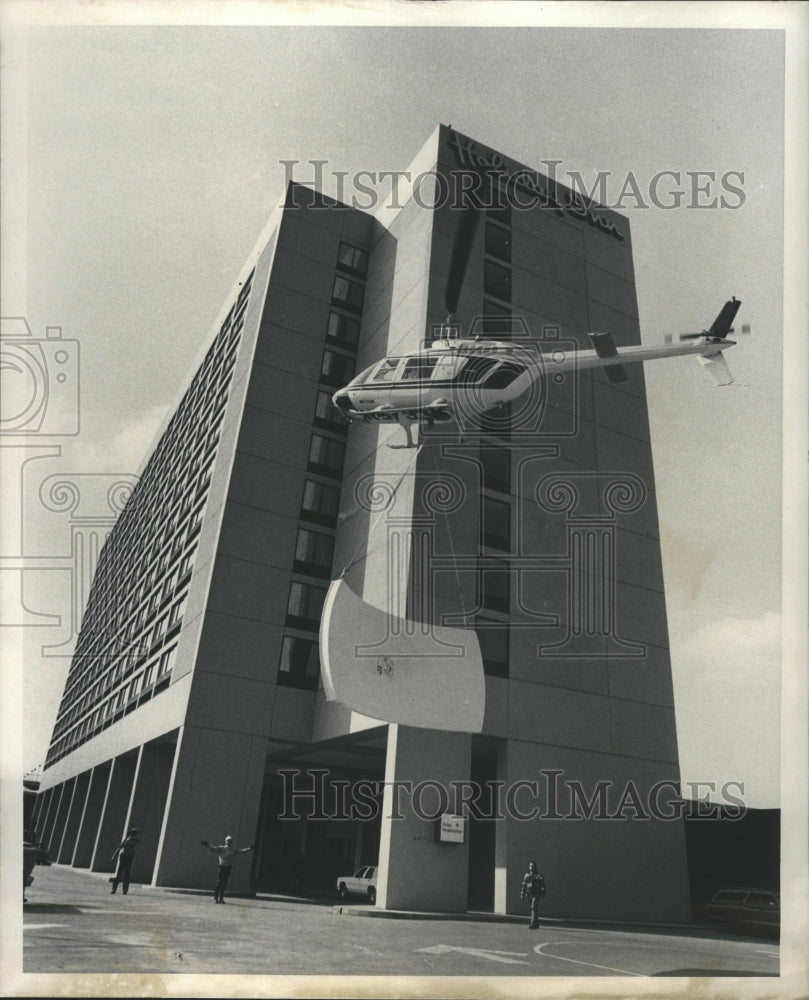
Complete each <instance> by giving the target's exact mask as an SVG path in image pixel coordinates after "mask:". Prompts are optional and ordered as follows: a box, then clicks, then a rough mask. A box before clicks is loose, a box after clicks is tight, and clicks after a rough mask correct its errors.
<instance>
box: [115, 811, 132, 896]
mask: <svg viewBox="0 0 809 1000" xmlns="http://www.w3.org/2000/svg"><path fill="white" fill-rule="evenodd" d="M137 846H138V831H137V830H136V829H135V827H134V826H133V827H131V829H130V830H129V833H127V835H126V837H125V838H124V840H123V842H122V843H121V844H120V846H119V847H118V848H116V850H115V853H114V854H113V856H112V860H113V862H115V861H116V860H117V861H118V868H117V870H116V872H115V874H114V875H113V877H112V878H111V879H110V882H112V889H111V890H110V891H111V892H112V894H113V895H115V891H116V890H117V888H118V883H119V882H120V883H122V884H123V891H124V895H126V894H127V893H128V892H129V875H130V873H131V871H132V862H133V861H134V860H135V848H136V847H137Z"/></svg>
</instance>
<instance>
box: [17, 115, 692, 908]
mask: <svg viewBox="0 0 809 1000" xmlns="http://www.w3.org/2000/svg"><path fill="white" fill-rule="evenodd" d="M492 172H493V174H492ZM470 173H472V174H475V173H476V174H478V175H480V174H488V175H490V176H495V177H496V178H498V183H496V184H494V185H493V187H491V188H489V191H490V192H492V191H493V192H495V193H496V192H500V195H503V197H500V195H497V196H496V197H493V198H490V199H489V200H488V201H486V202H485V203H483V204H481V205H479V215H480V219H479V224H478V225H477V226H476V227H475V228H474V231H472V230H470V231H469V233H468V236H469V239H470V240H471V250H470V253H469V259H468V263H467V264H466V266H465V268H464V274H463V280H462V281H461V282H460V284H459V289H460V291H459V296H460V297H459V301H458V304H457V309H456V310H455V315H454V321H455V322H456V323H457V324H458V327H459V329H460V331H461V333H462V334H463V335H464V336H467V335H470V334H471V335H472V336H478V335H479V336H484V337H487V338H497V339H501V340H503V339H515V338H520V339H524V340H525V342H526V343H530V344H534V345H536V344H539V345H540V346H541V349H542V355H541V357H542V359H543V361H542V363H543V366H544V374H543V378H542V379H541V380H539V381H538V384H537V390H536V392H532V393H530V394H529V395H531V399H530V400H528V401H527V402H526V403H525V404H524V405H523V404H519V405H518V404H517V403H515V404H513V405H512V406H511V408H510V409H508V410H506V411H505V412H502V413H497V414H492V415H489V417H488V418H483V419H482V420H476V419H475V418H474V415H473V416H472V417H470V420H469V421H468V422H466V424H465V426H463V427H461V428H459V427H458V425H457V424H455V423H454V422H453V423H436V424H435V425H434V427H432V428H430V429H426V430H424V431H423V432H422V435H421V438H420V441H421V446H420V447H419V448H418V449H402V448H396V447H388V445H389V444H394V445H395V444H401V443H403V439H404V433H403V430H402V428H401V427H399V426H398V425H395V424H382V423H379V424H377V423H364V424H352V425H350V426H349V425H347V424H346V423H345V421H344V420H343V418H342V416H341V415H340V414H339V412H337V410H336V409H335V408H334V407H333V406H332V404H331V396H332V394H333V393H334V392H335V390H336V389H338V388H340V387H341V386H343V385H345V384H346V383H347V382H348V381H349V380H350V378H351V377H352V375H353V374H354V372H355V371H359V370H361V369H363V368H365V367H367V366H368V365H371V364H372V363H374V362H375V361H377V360H379V359H381V358H383V357H385V356H391V355H401V354H404V353H407V352H412V351H416V350H417V349H419V347H420V346H421V345H422V343H423V341H424V339H425V336H427V337H429V336H430V331H431V330H437V329H438V328H439V327H440V325H441V323H442V322H443V321H444V319H445V314H446V291H447V287H448V281H452V280H455V278H457V275H455V276H454V277H453V275H452V273H451V271H452V267H453V264H452V260H453V251H454V248H455V247H456V246H457V240H458V233H459V219H460V218H461V216H462V214H463V212H462V211H459V210H458V207H457V201H456V199H455V193H456V192H457V191H458V189H459V178H460V177H463V176H466V177H468V176H469V175H470ZM410 176H411V178H412V179H413V181H414V183H413V184H412V186H410V187H408V188H407V190H405V187H402V188H401V190H400V194H399V198H400V204H401V207H391V205H390V203H389V201H390V200H389V199H388V204H386V205H385V206H383V207H382V208H381V209H379V210H377V211H376V212H375V213H372V212H370V211H366V210H363V209H362V208H356V207H352V206H350V205H343V204H340V203H337V202H333V201H331V200H329V199H326V198H324V197H322V196H321V195H320V194H318V193H317V192H316V191H314V190H312V188H311V186H309V185H301V184H294V183H293V184H291V185H290V187H289V190H288V192H287V202H286V204H285V206H284V207H283V209H279V210H278V212H277V213H276V214H275V216H274V217H273V219H271V220H270V223H269V224H268V226H267V228H266V229H265V232H264V234H263V235H262V238H261V239H260V241H259V244H258V246H257V249H256V251H255V252H254V253H253V254H252V255H251V258H250V260H249V261H248V262H247V264H246V265H245V268H244V269H243V271H242V273H241V275H240V278H239V281H238V283H237V285H236V287H235V288H234V291H233V293H232V296H231V297H230V299H229V301H228V302H227V304H226V306H225V307H224V308H223V310H222V313H221V314H220V316H219V317H218V319H217V322H216V324H215V327H214V331H213V333H214V335H213V339H212V343H211V346H210V349H209V350H208V352H207V354H206V356H205V359H204V361H203V363H202V365H201V366H200V367H199V369H198V370H197V371H196V373H195V374H194V375H193V378H192V380H191V383H190V386H189V387H188V389H187V391H186V393H185V395H184V396H183V398H182V400H181V402H180V404H179V406H178V408H177V409H176V411H175V412H174V414H173V415H172V416H171V418H170V419H169V420H168V421H167V424H166V426H165V428H164V429H163V431H162V433H161V436H160V438H159V440H158V442H157V445H156V447H155V448H154V451H153V453H152V455H151V457H150V458H149V459H148V461H147V463H146V465H145V467H144V468H143V469H142V472H141V475H140V477H139V482H138V485H137V486H136V488H135V489H134V491H133V493H132V496H131V498H130V500H129V502H128V503H127V505H126V507H125V509H124V511H123V513H122V514H121V516H120V517H119V519H118V521H117V523H116V524H115V526H114V528H113V529H112V531H111V532H110V534H109V536H108V538H107V540H106V543H105V544H104V547H103V549H102V551H101V553H100V556H99V561H98V566H97V569H96V572H95V576H94V582H93V586H92V589H91V593H90V597H89V601H88V605H87V608H86V611H85V614H84V618H83V622H82V628H81V633H80V636H79V638H78V641H77V646H76V651H75V655H74V658H73V661H72V664H71V668H70V671H69V675H68V678H67V682H66V686H65V691H64V695H63V698H62V702H61V706H60V709H59V713H58V717H57V720H56V724H55V728H54V732H53V737H52V741H51V746H50V749H49V752H48V757H47V761H46V765H45V769H44V772H43V775H42V784H41V792H40V795H39V800H38V805H37V814H36V823H37V833H38V836H39V837H40V838H41V839H42V840H44V841H45V842H46V844H47V845H48V847H49V850H50V852H51V856H52V858H53V859H54V860H55V861H57V862H59V863H62V864H68V865H73V866H75V867H79V868H88V869H91V870H93V871H101V872H103V871H108V870H111V863H110V860H109V859H110V856H111V854H112V851H113V849H114V847H115V846H117V844H118V843H119V842H120V840H121V839H122V837H123V835H124V833H125V831H126V829H127V828H128V827H129V826H136V827H137V828H138V829H139V831H140V835H141V843H140V846H139V849H138V852H137V855H136V860H135V865H134V868H133V880H134V881H140V882H142V883H145V884H152V885H168V886H182V887H199V888H205V887H208V885H209V883H210V880H211V870H210V855H208V854H207V852H206V851H205V850H204V849H203V848H201V847H200V840H201V839H204V838H207V839H209V840H211V841H212V842H219V841H220V840H221V839H222V838H224V836H225V834H231V835H232V836H233V837H234V838H235V839H236V842H237V843H238V844H241V845H247V844H251V843H255V845H256V850H255V852H254V854H253V855H248V856H246V858H245V859H242V860H241V861H239V862H237V864H236V867H235V869H234V874H233V880H232V885H233V889H234V890H235V891H251V890H258V891H261V890H273V889H283V888H287V887H289V886H291V885H292V884H294V881H295V876H296V874H298V873H300V874H301V881H302V882H303V884H304V886H305V887H306V886H309V887H311V888H312V889H317V888H327V887H333V885H334V879H335V878H336V876H337V875H340V874H346V873H350V872H351V871H352V870H353V869H354V868H355V867H357V866H358V865H360V864H378V865H379V874H378V885H377V905H378V906H384V907H388V908H391V909H418V910H442V911H450V912H462V911H464V910H466V909H468V908H475V909H489V910H493V911H495V912H519V911H521V910H522V908H523V906H524V904H522V903H521V902H520V899H519V889H520V880H521V876H522V873H523V872H524V870H525V867H526V865H527V862H528V861H529V860H532V859H533V860H536V861H537V863H538V865H539V868H540V870H541V871H542V872H543V873H544V875H545V878H546V881H547V884H548V894H547V896H546V899H545V904H544V910H545V912H546V913H547V914H548V915H550V916H560V917H563V916H568V917H582V918H585V917H587V918H595V919H621V920H650V921H664V920H665V921H670V920H676V921H684V920H688V919H690V917H689V913H690V908H689V898H688V872H687V866H686V853H685V840H684V828H683V822H682V820H681V819H680V818H678V816H677V808H676V790H677V785H678V782H679V766H678V755H677V739H676V729H675V713H674V702H673V694H672V682H671V667H670V660H669V650H668V632H667V620H666V607H665V596H664V587H663V575H662V566H661V556H660V543H659V533H658V520H657V510H656V502H655V490H654V472H653V464H652V452H651V445H650V437H649V423H648V415H647V408H646V397H645V385H644V377H643V370H642V366H641V365H634V366H630V367H629V369H628V374H629V378H628V379H627V380H626V381H625V382H621V383H620V384H613V383H612V382H611V381H610V380H608V379H607V378H606V377H605V373H604V371H603V370H590V371H587V372H581V373H579V372H576V371H572V372H565V373H564V374H563V373H562V372H558V373H556V372H554V359H555V358H557V359H559V358H564V357H569V356H570V355H571V353H573V354H575V352H576V351H577V350H578V349H579V348H585V347H589V343H588V341H587V337H586V334H587V333H588V331H594V330H599V331H600V330H608V331H611V332H612V333H613V335H614V337H615V341H616V343H617V344H619V345H627V344H635V343H639V342H640V335H639V329H638V317H637V303H636V295H635V286H634V273H633V263H632V250H631V240H630V233H629V225H628V221H627V220H626V219H625V218H623V217H622V216H619V215H616V214H615V213H613V212H610V211H608V210H607V209H604V208H601V207H599V206H595V205H591V204H590V203H589V202H586V200H585V199H583V198H581V197H578V196H576V195H574V194H573V193H572V192H570V191H568V190H567V189H565V188H563V187H562V186H561V185H559V184H556V183H554V182H553V181H551V180H549V179H548V178H547V177H545V176H543V175H541V174H537V173H535V172H533V171H528V170H527V169H526V168H525V167H523V166H522V165H520V164H517V163H515V162H514V161H512V160H510V159H508V158H507V157H505V156H504V155H502V154H499V153H497V152H495V151H493V150H490V149H488V148H486V147H485V146H483V145H481V144H480V143H478V142H476V141H472V140H470V139H467V138H465V137H464V136H461V135H460V134H459V133H457V132H455V131H454V130H452V129H450V128H448V127H446V126H440V127H439V128H438V129H437V130H436V131H435V133H434V134H433V135H432V137H431V138H430V140H429V141H428V142H427V144H426V145H425V146H424V147H423V149H422V150H421V151H420V152H419V154H418V155H417V157H416V159H415V160H414V162H413V164H411V167H410ZM508 177H510V178H511V179H512V182H514V178H515V177H517V178H518V179H517V181H516V183H510V184H509V183H505V181H504V179H505V178H508ZM465 183H466V182H464V181H461V183H460V187H463V186H464V184H465ZM498 184H503V185H504V186H503V187H502V188H501V187H499V186H498ZM481 190H482V189H481ZM340 575H343V576H344V578H345V580H346V581H347V582H348V584H349V585H350V586H351V588H352V589H353V590H354V591H355V592H356V593H357V594H359V595H360V596H361V597H363V598H364V600H365V601H366V602H368V603H370V604H373V605H376V606H378V607H381V608H386V607H390V600H389V597H390V592H391V588H392V587H393V588H396V587H399V588H400V590H401V593H402V594H403V597H402V598H401V601H400V606H401V610H402V614H403V616H406V617H407V618H408V619H412V620H415V621H418V622H420V623H422V624H424V625H425V633H426V634H429V625H430V623H435V624H445V625H455V626H457V627H459V628H467V629H474V630H475V632H476V633H477V636H478V639H479V641H480V647H481V651H482V656H483V663H484V670H485V674H486V707H485V716H484V722H483V729H482V732H480V733H474V734H472V733H459V732H449V731H442V730H428V729H420V728H414V727H409V726H403V725H396V724H387V723H384V722H381V721H379V720H374V719H369V718H366V717H364V716H361V715H358V714H357V713H356V712H353V711H352V710H351V709H350V707H348V706H345V705H342V704H340V703H338V702H328V701H327V700H326V698H325V694H324V690H323V683H322V679H321V677H320V667H319V658H318V629H319V624H320V614H321V610H322V607H323V602H324V599H325V595H326V591H327V588H328V585H329V581H330V580H331V579H334V578H337V577H339V576H340ZM359 638H360V637H358V639H359ZM369 669H370V670H371V671H372V672H373V673H374V674H375V676H373V677H371V678H370V679H369V683H372V682H373V683H377V682H379V681H380V680H381V681H382V682H384V677H383V676H382V675H383V672H384V670H385V669H387V667H385V665H384V664H383V663H382V662H379V663H376V664H373V663H372V664H371V666H370V667H369ZM436 670H440V656H437V658H436ZM448 694H449V696H450V697H451V692H449V693H448ZM444 814H451V815H462V816H464V820H463V821H462V822H461V823H460V824H457V826H456V828H455V829H456V833H455V835H454V836H453V837H452V838H451V839H449V840H442V839H441V836H440V833H439V830H440V827H441V816H442V815H444ZM458 829H459V830H460V834H458V833H457V830H458ZM301 865H302V869H301Z"/></svg>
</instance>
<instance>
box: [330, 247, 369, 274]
mask: <svg viewBox="0 0 809 1000" xmlns="http://www.w3.org/2000/svg"><path fill="white" fill-rule="evenodd" d="M337 266H338V267H339V268H340V270H341V271H350V272H351V273H352V274H357V275H364V274H365V272H366V271H367V270H368V254H367V253H366V252H365V251H364V250H360V249H359V247H353V246H351V244H350V243H341V244H340V249H339V251H338V253H337Z"/></svg>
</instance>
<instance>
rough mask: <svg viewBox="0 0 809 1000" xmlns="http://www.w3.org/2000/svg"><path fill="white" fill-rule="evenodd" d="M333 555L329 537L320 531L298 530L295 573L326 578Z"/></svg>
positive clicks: (332, 540) (332, 541)
mask: <svg viewBox="0 0 809 1000" xmlns="http://www.w3.org/2000/svg"><path fill="white" fill-rule="evenodd" d="M333 555H334V539H333V538H332V536H331V535H324V534H323V532H322V531H310V530H309V529H308V528H300V529H299V530H298V540H297V543H296V545H295V565H294V569H295V570H296V571H297V572H299V573H309V574H310V575H312V576H326V577H328V576H329V575H330V573H331V560H332V556H333Z"/></svg>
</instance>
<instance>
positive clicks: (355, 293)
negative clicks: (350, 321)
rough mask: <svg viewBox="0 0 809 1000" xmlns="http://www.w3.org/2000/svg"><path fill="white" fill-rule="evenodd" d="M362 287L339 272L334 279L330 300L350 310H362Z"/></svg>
mask: <svg viewBox="0 0 809 1000" xmlns="http://www.w3.org/2000/svg"><path fill="white" fill-rule="evenodd" d="M363 295H364V291H363V287H362V285H360V284H359V283H358V282H356V281H349V280H348V278H343V277H341V276H340V275H339V274H338V275H337V276H336V277H335V279H334V288H333V289H332V295H331V297H332V302H334V303H335V304H336V305H339V306H342V307H343V309H349V310H350V311H351V312H362V300H363Z"/></svg>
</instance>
